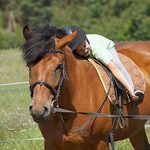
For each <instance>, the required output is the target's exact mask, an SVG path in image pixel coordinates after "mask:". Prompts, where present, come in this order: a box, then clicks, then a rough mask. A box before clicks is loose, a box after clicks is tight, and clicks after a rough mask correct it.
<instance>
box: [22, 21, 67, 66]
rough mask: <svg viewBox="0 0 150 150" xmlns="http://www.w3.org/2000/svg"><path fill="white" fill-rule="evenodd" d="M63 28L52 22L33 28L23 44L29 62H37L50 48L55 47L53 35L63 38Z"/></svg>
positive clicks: (24, 54)
mask: <svg viewBox="0 0 150 150" xmlns="http://www.w3.org/2000/svg"><path fill="white" fill-rule="evenodd" d="M64 35H65V33H64V32H63V30H62V29H57V28H56V27H55V26H52V25H50V24H48V25H45V26H41V27H36V28H32V29H31V33H30V37H29V39H27V40H26V42H25V44H24V45H23V46H22V55H23V58H24V60H25V62H26V63H27V64H36V63H37V62H38V61H39V60H40V59H41V58H42V57H43V56H44V55H45V53H47V52H48V51H49V50H50V49H52V48H54V47H55V43H54V39H53V38H52V37H57V38H62V37H63V36H64Z"/></svg>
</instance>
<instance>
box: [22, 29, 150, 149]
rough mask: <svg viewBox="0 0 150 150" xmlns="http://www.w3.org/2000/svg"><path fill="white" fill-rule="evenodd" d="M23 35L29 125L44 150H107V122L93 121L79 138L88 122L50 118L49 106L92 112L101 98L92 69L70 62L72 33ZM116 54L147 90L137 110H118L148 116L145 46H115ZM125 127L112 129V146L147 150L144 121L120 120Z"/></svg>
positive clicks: (149, 56) (149, 74)
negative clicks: (122, 143)
mask: <svg viewBox="0 0 150 150" xmlns="http://www.w3.org/2000/svg"><path fill="white" fill-rule="evenodd" d="M23 33H24V37H25V39H26V43H25V44H24V46H23V49H22V52H23V57H24V59H25V61H26V63H27V66H28V67H29V83H30V89H31V97H32V103H31V105H30V107H29V110H30V113H31V116H32V117H33V119H34V121H36V122H38V125H39V128H40V130H41V133H42V135H43V137H44V142H45V150H70V149H72V150H91V149H93V150H109V141H108V136H109V132H110V130H111V127H112V119H111V118H108V117H107V118H106V117H103V118H102V117H100V118H99V117H97V118H96V119H94V120H91V122H90V123H89V124H88V125H87V126H85V128H83V129H82V132H79V129H81V126H82V125H83V124H84V123H85V122H86V121H87V120H88V119H89V118H90V116H84V115H81V114H72V113H59V112H56V113H52V110H53V107H54V106H56V107H59V108H65V109H68V110H72V111H84V112H95V111H96V110H97V108H98V107H99V105H100V104H101V103H102V101H103V99H104V98H105V96H106V94H105V91H104V88H103V85H102V83H101V81H100V79H99V77H98V75H97V73H96V70H95V68H94V67H93V65H92V64H91V63H90V62H89V61H88V60H85V59H78V58H76V57H75V56H74V55H73V54H72V52H71V50H70V48H69V47H68V46H67V44H68V43H69V42H70V41H71V40H72V39H73V38H74V36H75V35H76V33H73V34H70V35H68V36H64V34H63V33H62V31H61V30H59V29H57V28H55V27H53V26H46V27H43V28H36V29H29V28H28V27H25V28H24V31H23ZM117 49H118V50H119V52H121V53H124V54H125V55H127V56H129V57H130V58H131V59H132V60H133V61H135V62H136V63H137V64H138V65H139V66H140V68H141V70H142V72H143V73H144V76H145V80H146V84H147V85H146V90H145V99H144V102H143V103H142V104H140V105H139V106H136V105H134V104H133V105H131V106H128V105H126V106H124V113H125V114H126V115H131V114H132V115H149V114H150V107H149V100H150V43H146V42H135V43H126V44H118V45H117ZM141 59H142V61H141ZM62 81H63V82H62ZM59 94H60V96H59ZM112 111H113V106H112V104H110V102H109V101H106V102H105V104H104V106H103V107H102V110H101V113H106V114H112ZM126 122H127V127H126V128H124V129H120V128H119V126H118V125H117V127H116V129H115V141H118V140H123V139H126V138H129V140H130V142H131V144H132V146H133V147H134V148H135V149H136V150H149V149H150V145H149V143H148V140H147V137H146V133H145V128H144V124H145V122H146V120H132V119H126Z"/></svg>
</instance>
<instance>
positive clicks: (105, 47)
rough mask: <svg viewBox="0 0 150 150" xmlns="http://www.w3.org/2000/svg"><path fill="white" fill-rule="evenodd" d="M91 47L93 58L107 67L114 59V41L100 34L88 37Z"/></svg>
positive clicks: (88, 35)
mask: <svg viewBox="0 0 150 150" xmlns="http://www.w3.org/2000/svg"><path fill="white" fill-rule="evenodd" d="M86 36H87V38H88V40H89V42H90V46H91V53H92V56H93V57H95V58H96V59H98V60H100V61H101V62H102V63H103V64H105V65H107V64H108V63H109V62H110V61H111V60H112V58H113V56H112V54H111V53H110V50H111V48H113V47H114V43H113V41H111V40H109V39H107V38H105V37H104V36H101V35H98V34H87V35H86Z"/></svg>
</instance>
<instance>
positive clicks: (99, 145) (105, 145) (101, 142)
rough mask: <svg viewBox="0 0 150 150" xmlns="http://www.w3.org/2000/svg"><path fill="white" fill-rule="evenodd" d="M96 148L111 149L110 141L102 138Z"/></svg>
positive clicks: (100, 149) (101, 149)
mask: <svg viewBox="0 0 150 150" xmlns="http://www.w3.org/2000/svg"><path fill="white" fill-rule="evenodd" d="M96 150H110V148H109V144H108V142H106V141H103V140H101V141H100V142H99V143H98V146H97V149H96Z"/></svg>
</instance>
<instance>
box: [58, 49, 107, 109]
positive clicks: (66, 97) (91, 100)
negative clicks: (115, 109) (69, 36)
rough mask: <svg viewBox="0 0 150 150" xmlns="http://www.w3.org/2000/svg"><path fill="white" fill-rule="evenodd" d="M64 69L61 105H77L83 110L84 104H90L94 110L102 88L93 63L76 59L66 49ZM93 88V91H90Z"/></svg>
mask: <svg viewBox="0 0 150 150" xmlns="http://www.w3.org/2000/svg"><path fill="white" fill-rule="evenodd" d="M65 70H66V74H67V77H68V79H66V80H65V81H64V85H63V89H62V95H61V100H60V103H61V106H63V107H65V108H68V109H69V108H70V109H73V107H76V108H77V107H78V109H82V110H84V107H85V106H84V104H85V105H89V104H90V107H93V108H91V109H94V110H95V108H96V107H97V105H99V102H98V100H99V99H101V98H100V97H99V95H100V94H99V93H100V92H101V91H102V90H103V88H101V87H102V84H101V82H100V80H99V77H98V75H97V73H96V71H95V68H94V67H93V65H91V63H90V62H89V61H87V60H79V59H76V58H75V57H74V55H73V54H72V52H71V51H70V50H67V49H66V50H65ZM91 78H92V80H91ZM95 84H96V85H95ZM95 86H96V88H95ZM93 88H94V92H92V91H93ZM103 93H104V92H103ZM102 95H103V94H101V96H102ZM81 102H82V104H81ZM85 109H86V107H85ZM89 109H90V108H89Z"/></svg>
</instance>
